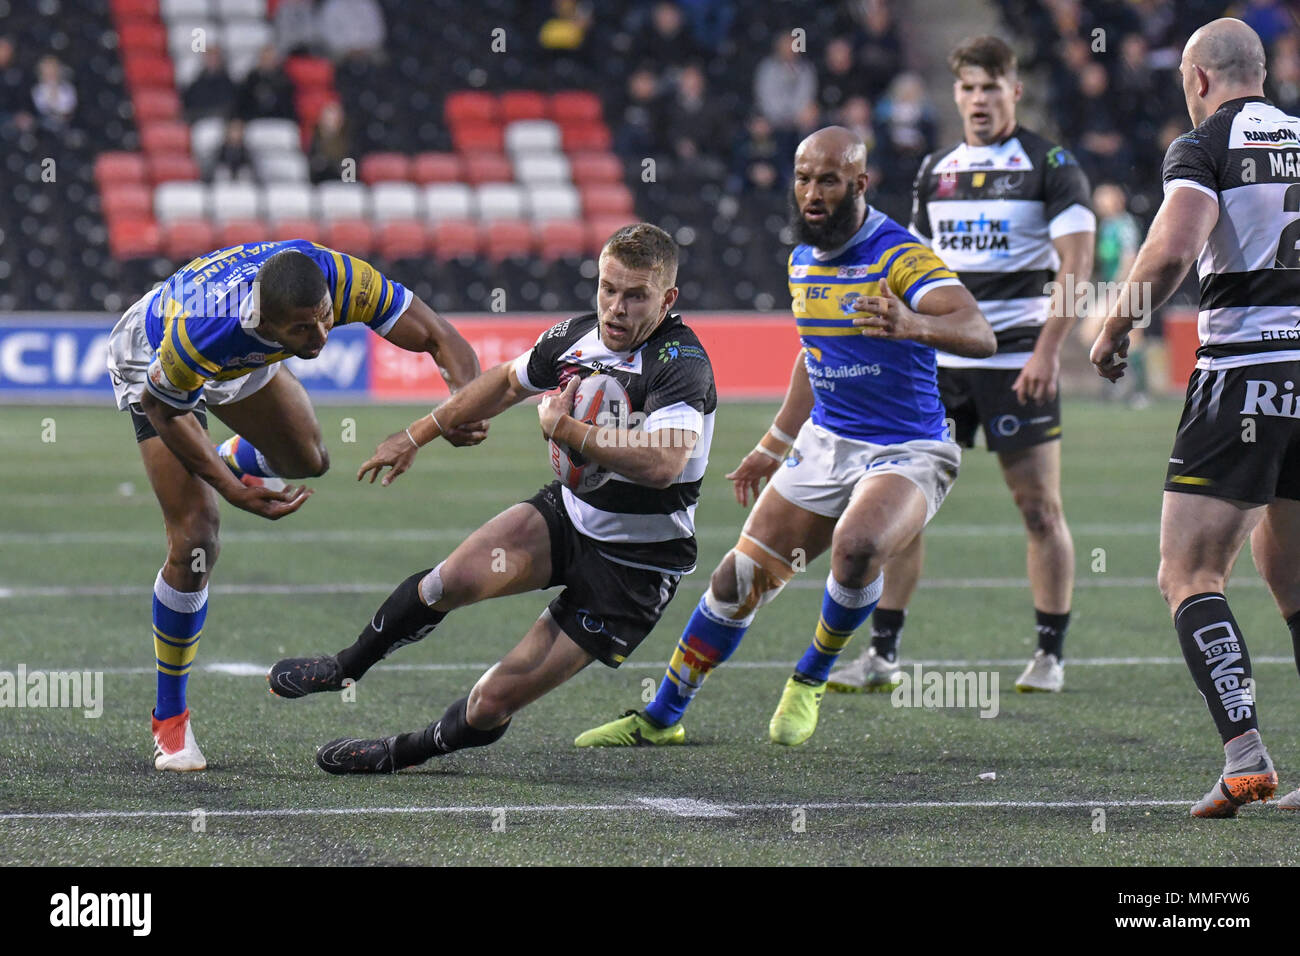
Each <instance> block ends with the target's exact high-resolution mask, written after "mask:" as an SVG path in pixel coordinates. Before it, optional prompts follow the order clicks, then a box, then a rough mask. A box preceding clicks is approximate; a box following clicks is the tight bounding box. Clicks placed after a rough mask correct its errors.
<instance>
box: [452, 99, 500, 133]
mask: <svg viewBox="0 0 1300 956" xmlns="http://www.w3.org/2000/svg"><path fill="white" fill-rule="evenodd" d="M442 118H443V121H444V122H445V123H446V124H447V125H448V126H458V125H460V124H462V123H495V122H496V121H497V118H498V116H497V98H496V97H495V96H493V95H492V94H491V93H481V92H478V91H476V90H461V91H459V92H456V93H450V94H448V96H447V100H446V102H445V103H444V104H443V107H442Z"/></svg>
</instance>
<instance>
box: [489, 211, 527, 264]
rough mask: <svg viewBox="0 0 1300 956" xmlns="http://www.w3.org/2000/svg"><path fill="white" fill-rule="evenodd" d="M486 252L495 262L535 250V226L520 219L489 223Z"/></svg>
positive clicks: (524, 254)
mask: <svg viewBox="0 0 1300 956" xmlns="http://www.w3.org/2000/svg"><path fill="white" fill-rule="evenodd" d="M486 232H487V236H486V239H487V241H486V249H485V251H486V253H487V257H488V258H489V259H491V260H492V261H493V262H500V261H501V260H502V259H509V258H511V257H512V256H527V255H531V254H532V251H533V227H532V226H531V225H529V224H528V223H526V222H524V221H522V220H519V219H498V220H496V221H495V222H490V223H488V224H487V229H486Z"/></svg>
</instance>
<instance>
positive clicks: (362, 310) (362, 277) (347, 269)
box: [321, 249, 412, 335]
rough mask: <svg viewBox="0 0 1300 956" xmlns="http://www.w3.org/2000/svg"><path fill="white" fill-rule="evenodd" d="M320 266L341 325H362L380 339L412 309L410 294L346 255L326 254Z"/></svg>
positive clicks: (400, 285) (364, 263)
mask: <svg viewBox="0 0 1300 956" xmlns="http://www.w3.org/2000/svg"><path fill="white" fill-rule="evenodd" d="M324 251H325V252H326V253H327V255H326V256H325V257H324V258H323V261H322V262H321V265H322V267H323V268H324V270H325V280H326V281H327V282H328V283H329V285H330V293H331V295H332V296H333V298H334V321H335V322H336V323H337V324H338V325H350V324H352V323H354V322H361V323H364V324H365V325H367V326H369V327H370V328H371V329H372V330H373V331H375V332H377V333H378V334H379V335H387V334H388V332H389V330H390V329H392V327H393V326H394V325H395V324H396V323H397V320H398V319H400V318H401V317H402V313H403V312H405V311H406V310H407V308H408V307H409V306H410V305H411V298H412V294H411V290H410V289H408V288H406V287H405V286H404V285H402V284H401V283H400V282H394V281H393V280H392V279H389V278H387V277H386V276H385V275H384V274H383V273H381V272H380V271H379V270H378V269H376V268H375V267H374V266H372V265H371V264H370V263H368V262H366V261H365V260H364V259H358V258H357V257H356V256H350V255H348V254H347V253H345V252H335V251H334V250H333V249H326V250H324Z"/></svg>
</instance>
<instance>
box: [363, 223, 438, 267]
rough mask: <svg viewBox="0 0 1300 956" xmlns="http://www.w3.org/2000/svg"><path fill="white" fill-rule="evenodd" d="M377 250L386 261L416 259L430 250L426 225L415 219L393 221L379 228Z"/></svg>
mask: <svg viewBox="0 0 1300 956" xmlns="http://www.w3.org/2000/svg"><path fill="white" fill-rule="evenodd" d="M376 248H377V249H378V250H379V254H380V255H381V256H383V257H384V258H385V259H415V258H417V257H421V256H423V255H425V253H426V252H427V250H428V248H429V234H428V232H427V231H426V230H425V227H424V223H421V222H417V221H415V220H413V219H401V220H393V221H392V222H386V223H384V224H383V225H382V226H380V227H379V237H378V242H377V245H376Z"/></svg>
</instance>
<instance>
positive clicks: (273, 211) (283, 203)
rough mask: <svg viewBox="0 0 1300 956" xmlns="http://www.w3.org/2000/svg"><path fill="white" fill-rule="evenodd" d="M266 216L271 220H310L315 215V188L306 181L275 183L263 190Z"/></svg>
mask: <svg viewBox="0 0 1300 956" xmlns="http://www.w3.org/2000/svg"><path fill="white" fill-rule="evenodd" d="M263 205H264V206H265V207H266V217H267V218H268V219H269V220H271V221H272V222H290V221H302V220H306V221H311V220H313V219H314V218H315V215H316V190H315V189H314V188H313V187H312V186H310V185H309V184H307V183H305V182H304V183H277V184H276V185H274V186H268V187H266V188H265V190H264V191H263Z"/></svg>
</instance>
